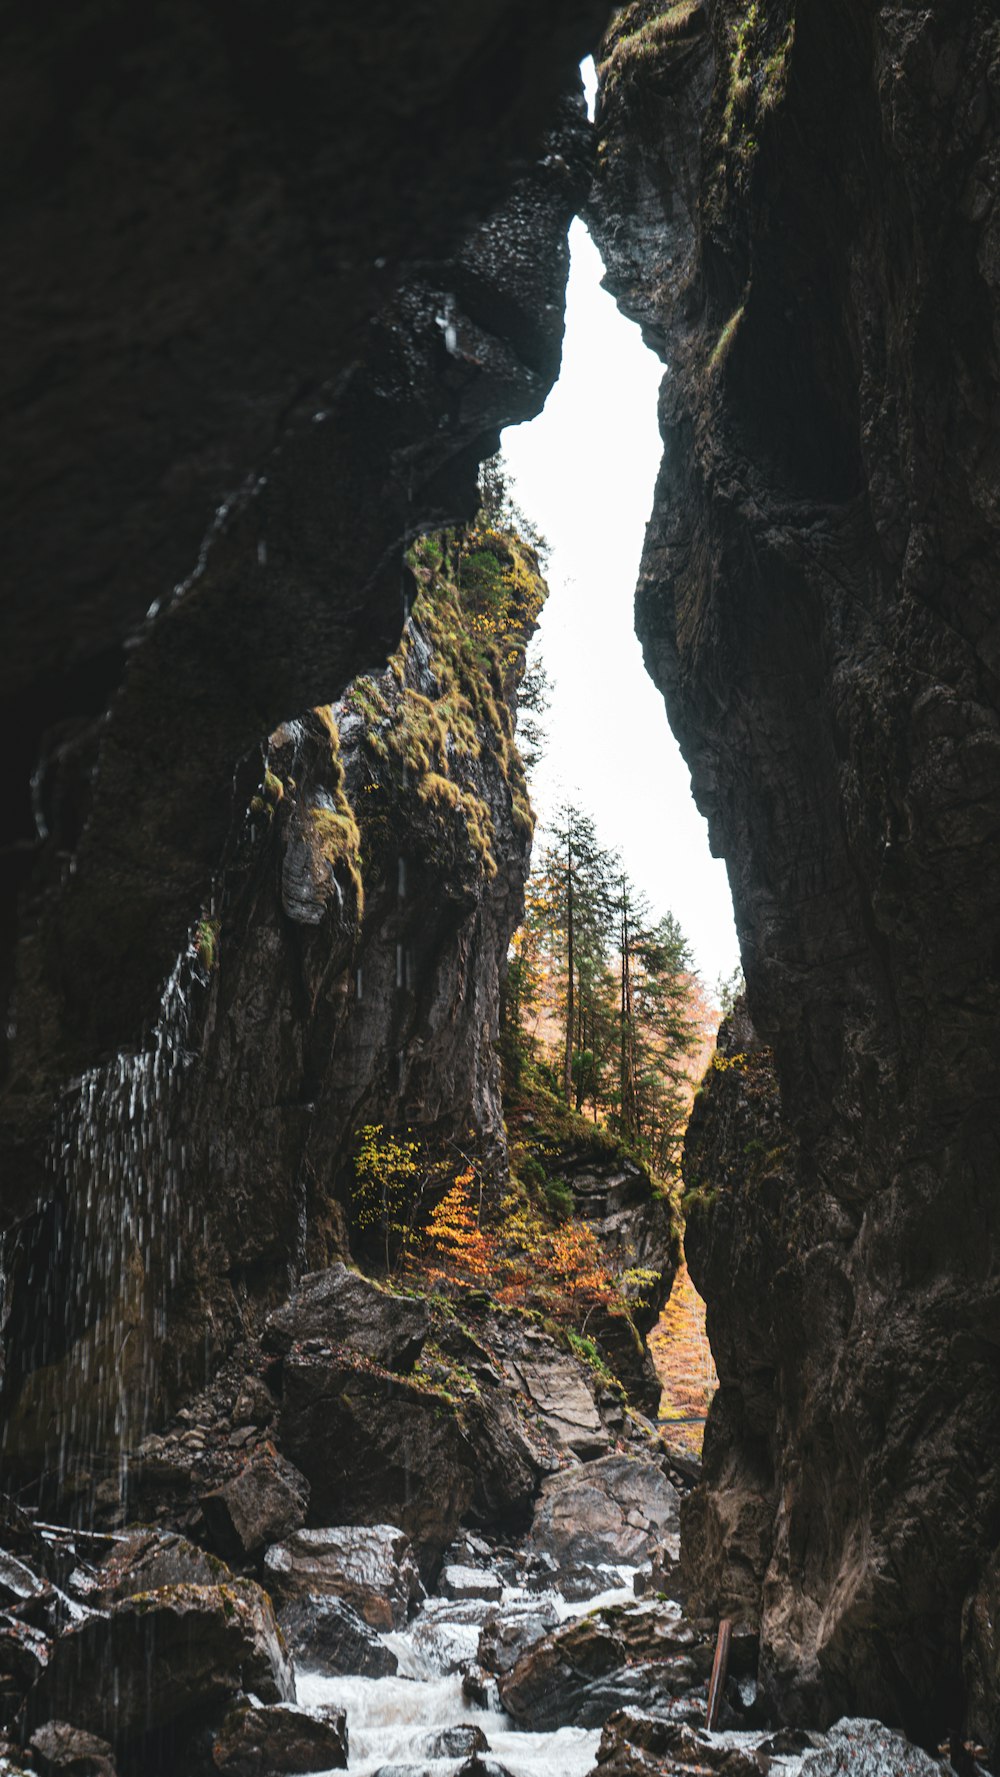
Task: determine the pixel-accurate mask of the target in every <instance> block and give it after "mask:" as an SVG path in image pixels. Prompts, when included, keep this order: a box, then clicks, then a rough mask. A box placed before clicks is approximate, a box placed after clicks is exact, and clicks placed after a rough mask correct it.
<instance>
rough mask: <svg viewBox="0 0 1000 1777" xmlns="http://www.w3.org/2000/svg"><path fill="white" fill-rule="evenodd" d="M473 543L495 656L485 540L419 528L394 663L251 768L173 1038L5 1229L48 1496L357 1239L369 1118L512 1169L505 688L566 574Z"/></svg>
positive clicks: (23, 1437) (72, 1125)
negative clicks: (500, 628) (502, 1024)
mask: <svg viewBox="0 0 1000 1777" xmlns="http://www.w3.org/2000/svg"><path fill="white" fill-rule="evenodd" d="M476 542H477V545H478V552H477V553H476V554H475V556H474V559H475V560H478V561H482V560H483V559H484V556H485V547H484V546H488V545H490V544H492V546H493V547H492V551H490V553H491V554H492V555H493V560H494V561H495V562H496V567H497V576H499V577H501V578H502V582H503V588H504V590H503V597H504V610H505V618H504V646H503V661H502V663H501V657H500V650H499V649H498V647H497V646H496V645H495V643H494V642H493V640H492V638H491V637H490V636H489V635H488V634H483V633H481V631H480V627H479V626H480V624H481V617H480V615H479V613H478V610H477V596H476V594H475V592H474V591H472V590H469V591H466V592H465V593H462V592H461V591H460V590H459V587H458V585H457V584H456V580H457V579H459V578H460V577H461V575H462V572H463V566H465V570H466V577H467V578H468V566H467V562H468V558H469V557H470V556H472V555H473V551H472V546H471V544H470V545H469V546H467V548H466V550H465V551H464V553H463V549H462V545H461V543H460V541H459V539H458V538H452V539H450V540H449V541H448V543H447V545H446V547H445V549H444V550H442V546H441V544H440V542H439V541H438V540H437V539H436V538H428V539H424V540H423V541H422V542H420V543H419V544H418V545H416V546H415V548H414V550H413V551H412V552H411V555H410V558H409V564H408V565H407V567H406V575H407V581H408V584H409V586H410V587H411V589H412V591H413V593H414V594H415V602H414V605H413V610H412V614H411V616H410V617H409V618H408V620H407V625H406V630H405V633H404V637H403V641H402V643H401V645H400V647H399V649H398V650H397V651H396V653H395V654H394V655H393V657H392V659H391V661H390V665H389V667H388V668H386V669H384V670H383V671H382V672H381V673H378V674H375V675H373V676H371V677H368V678H366V679H362V680H359V681H357V682H356V683H355V684H354V685H352V686H351V687H350V688H349V690H348V692H347V694H346V695H345V697H344V698H343V699H342V700H341V701H340V702H339V703H337V704H335V705H333V706H329V705H327V706H324V707H321V708H319V709H318V710H315V711H309V712H307V713H306V714H305V715H304V716H302V717H300V718H298V719H297V720H294V721H292V722H289V723H286V724H284V725H283V726H282V727H281V728H279V729H278V730H277V731H276V732H275V733H274V734H273V735H272V736H271V737H270V740H269V741H268V743H267V745H266V748H264V749H263V751H260V750H259V751H258V759H257V768H256V775H257V783H256V784H254V783H253V781H252V779H251V780H250V783H249V786H248V788H249V790H251V791H252V793H250V794H246V792H245V791H244V793H243V800H242V801H240V800H239V799H238V796H239V791H238V790H237V791H234V805H233V809H232V831H231V838H230V844H229V848H228V854H227V856H226V858H225V863H224V868H223V869H222V870H221V872H220V875H219V878H218V881H217V884H216V888H215V892H214V896H213V900H212V903H211V905H210V907H207V908H206V909H205V912H204V914H203V916H202V917H201V919H200V920H198V921H197V923H196V924H195V926H194V928H193V931H192V937H191V942H190V944H189V947H188V950H187V952H186V953H185V954H184V955H183V956H182V958H181V961H180V964H179V966H178V969H177V971H175V976H174V980H173V987H172V990H171V993H170V994H169V995H168V996H167V997H166V999H165V1003H164V1005H163V1007H162V1008H161V1014H160V1021H159V1025H158V1029H157V1035H156V1037H155V1039H154V1041H153V1042H152V1043H151V1045H150V1046H149V1048H148V1049H146V1050H144V1051H140V1053H139V1054H138V1055H137V1056H133V1057H128V1058H122V1057H119V1058H117V1059H116V1060H115V1061H114V1062H112V1063H111V1064H109V1065H107V1066H105V1067H104V1068H101V1069H96V1070H93V1071H92V1073H91V1074H90V1075H88V1076H86V1077H85V1079H84V1081H83V1082H82V1084H81V1085H80V1087H79V1088H78V1089H77V1091H76V1092H75V1093H71V1094H68V1095H67V1097H66V1101H65V1104H64V1108H63V1113H62V1115H63V1124H62V1129H61V1138H62V1140H61V1145H62V1148H63V1153H62V1155H61V1164H60V1166H59V1168H58V1170H57V1172H56V1175H55V1177H54V1180H53V1186H52V1190H51V1195H50V1197H49V1199H48V1200H47V1201H46V1203H45V1204H44V1205H42V1206H41V1207H40V1209H39V1210H38V1211H37V1212H36V1213H35V1214H34V1215H33V1216H31V1217H29V1218H27V1220H26V1221H24V1222H23V1223H22V1224H20V1225H19V1227H18V1228H17V1229H16V1230H15V1231H14V1232H12V1233H11V1234H9V1235H8V1236H7V1237H6V1240H5V1242H4V1250H3V1259H4V1267H3V1268H4V1273H5V1279H6V1282H5V1293H4V1304H5V1320H6V1326H5V1373H6V1378H7V1386H6V1390H5V1396H4V1407H5V1412H6V1416H7V1445H6V1462H5V1466H6V1469H7V1471H8V1472H9V1473H13V1474H16V1475H17V1476H18V1478H19V1479H20V1480H21V1481H22V1482H32V1483H37V1482H38V1479H39V1477H40V1476H44V1477H45V1479H44V1482H43V1485H44V1488H45V1491H46V1493H47V1495H49V1494H52V1493H53V1492H54V1493H55V1494H56V1495H57V1496H59V1497H60V1498H65V1496H66V1494H67V1491H69V1493H70V1494H71V1495H72V1494H73V1492H74V1491H79V1492H80V1493H81V1495H82V1497H83V1498H85V1499H87V1498H90V1497H91V1496H92V1494H93V1492H94V1490H95V1488H99V1487H101V1486H102V1485H104V1486H105V1487H106V1488H107V1487H110V1488H111V1489H112V1491H114V1489H115V1488H119V1489H120V1487H121V1486H122V1485H123V1480H122V1477H120V1476H119V1475H118V1473H117V1467H118V1464H119V1463H120V1461H121V1460H122V1458H123V1454H124V1453H125V1452H128V1451H130V1450H133V1449H134V1448H135V1446H136V1445H137V1444H138V1443H139V1442H140V1441H141V1439H142V1437H143V1436H144V1434H145V1433H146V1432H147V1431H148V1430H149V1428H150V1426H151V1425H154V1424H156V1423H159V1422H161V1421H162V1419H163V1416H164V1414H165V1413H168V1412H170V1411H171V1410H173V1408H175V1407H176V1406H177V1405H178V1404H179V1403H180V1402H181V1401H182V1400H183V1398H184V1397H185V1396H186V1395H187V1394H190V1392H191V1391H192V1390H193V1389H195V1388H197V1387H200V1386H202V1385H203V1384H204V1383H205V1381H206V1379H207V1377H210V1376H211V1374H212V1372H213V1370H214V1368H215V1366H216V1365H217V1364H218V1362H219V1361H220V1359H221V1358H223V1357H224V1356H225V1355H226V1353H227V1351H228V1350H229V1349H230V1348H232V1346H233V1345H234V1343H235V1342H236V1340H237V1339H238V1338H239V1337H240V1335H242V1334H245V1333H247V1332H252V1330H253V1329H254V1327H256V1326H258V1325H259V1323H260V1319H261V1316H262V1314H263V1313H264V1312H265V1311H266V1310H267V1308H268V1307H269V1306H273V1304H274V1303H275V1302H276V1301H279V1300H281V1299H283V1298H284V1297H285V1296H286V1295H287V1293H288V1289H289V1286H290V1284H291V1282H292V1281H293V1279H294V1278H295V1277H296V1276H297V1275H298V1274H299V1273H300V1272H301V1271H302V1270H303V1269H306V1268H312V1269H318V1268H322V1267H325V1266H328V1265H329V1264H330V1263H331V1262H332V1261H333V1259H334V1258H336V1257H340V1256H345V1255H346V1254H348V1252H349V1251H350V1250H351V1247H352V1242H353V1243H354V1246H355V1249H356V1250H359V1249H358V1242H359V1241H360V1240H361V1232H360V1231H359V1228H358V1226H357V1223H356V1217H354V1216H353V1215H352V1186H353V1183H354V1170H353V1165H352V1156H353V1153H354V1151H355V1148H356V1146H357V1141H358V1132H359V1130H361V1129H362V1128H364V1127H365V1126H367V1125H372V1126H376V1127H379V1128H383V1127H384V1128H385V1130H387V1131H390V1132H393V1133H395V1134H398V1135H400V1136H405V1138H406V1139H407V1140H409V1141H414V1142H416V1143H417V1144H419V1145H420V1147H421V1148H422V1150H423V1155H422V1163H425V1162H428V1161H429V1162H430V1163H431V1164H433V1163H434V1162H436V1163H437V1164H438V1165H440V1164H441V1162H442V1161H447V1160H448V1158H449V1156H450V1157H451V1158H452V1161H453V1164H452V1168H451V1171H452V1176H453V1175H454V1173H455V1171H456V1170H457V1169H461V1167H462V1166H463V1165H464V1159H463V1158H462V1157H463V1156H465V1155H467V1154H469V1153H471V1154H473V1155H474V1156H475V1157H476V1160H477V1162H478V1165H479V1169H480V1173H481V1176H482V1177H483V1178H484V1179H485V1180H486V1181H487V1184H488V1183H489V1181H491V1180H496V1179H497V1178H499V1177H502V1176H503V1175H504V1174H505V1169H506V1144H505V1134H504V1122H503V1107H502V1104H501V1098H500V1069H499V1061H498V1056H497V1051H496V1037H497V1032H498V1026H499V994H500V976H501V971H502V969H503V967H504V964H505V959H506V954H507V946H508V943H509V941H510V937H511V935H512V932H513V930H514V928H515V926H516V925H517V923H518V920H519V919H520V916H521V910H522V905H523V885H524V880H525V877H526V875H527V870H528V859H529V852H530V842H531V826H532V820H531V813H530V809H529V806H528V801H527V787H526V784H525V778H524V771H523V767H522V765H521V760H520V757H519V754H518V752H517V748H516V746H515V744H514V712H515V706H516V695H517V686H518V683H519V681H520V675H521V672H522V671H523V666H524V648H525V646H526V643H527V640H528V638H529V637H530V634H531V632H532V630H533V628H534V623H535V618H536V615H537V612H538V610H539V608H540V606H541V604H542V602H543V599H544V596H545V585H544V581H542V579H541V578H540V575H539V571H538V564H537V560H536V558H535V556H534V554H533V552H532V551H531V550H530V549H528V548H527V547H526V546H524V545H522V544H521V543H520V542H519V540H518V539H516V538H515V537H514V536H512V535H508V534H499V533H492V532H491V533H487V534H483V533H476ZM493 552H495V553H493ZM362 1244H363V1243H362ZM376 1256H377V1255H376Z"/></svg>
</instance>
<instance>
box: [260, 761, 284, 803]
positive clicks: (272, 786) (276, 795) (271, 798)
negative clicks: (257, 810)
mask: <svg viewBox="0 0 1000 1777" xmlns="http://www.w3.org/2000/svg"><path fill="white" fill-rule="evenodd" d="M263 787H264V796H265V798H266V800H267V801H268V802H270V803H271V804H272V805H276V804H277V803H279V802H280V801H281V800H282V797H283V796H284V794H285V786H284V784H283V783H282V781H281V779H280V777H276V776H275V774H274V772H273V771H272V770H271V769H270V767H269V768H268V769H267V770H266V771H265V773H264V786H263Z"/></svg>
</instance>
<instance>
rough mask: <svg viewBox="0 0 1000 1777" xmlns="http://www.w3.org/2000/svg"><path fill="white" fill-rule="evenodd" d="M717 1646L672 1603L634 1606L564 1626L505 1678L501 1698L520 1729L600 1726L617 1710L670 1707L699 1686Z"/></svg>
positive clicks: (501, 1681) (532, 1649)
mask: <svg viewBox="0 0 1000 1777" xmlns="http://www.w3.org/2000/svg"><path fill="white" fill-rule="evenodd" d="M712 1652H713V1649H712V1645H711V1643H710V1642H709V1641H707V1640H706V1639H704V1638H703V1637H702V1636H701V1635H700V1634H699V1633H698V1631H696V1630H695V1629H694V1628H693V1627H692V1625H691V1624H689V1623H685V1622H683V1620H681V1619H679V1618H678V1616H677V1613H676V1611H672V1610H671V1608H670V1607H669V1606H660V1605H648V1604H635V1605H630V1606H619V1607H616V1608H615V1609H611V1610H603V1611H596V1612H594V1613H592V1614H591V1615H589V1616H586V1617H582V1618H578V1619H576V1620H575V1621H572V1622H569V1623H564V1624H563V1625H562V1627H561V1628H559V1629H556V1630H555V1631H554V1632H553V1633H552V1634H551V1635H547V1636H546V1637H545V1639H544V1640H542V1641H539V1642H536V1643H535V1644H534V1646H532V1647H529V1648H528V1649H527V1651H526V1652H525V1653H524V1654H522V1655H521V1657H520V1659H519V1660H518V1661H517V1662H516V1664H515V1665H514V1666H513V1667H512V1668H510V1670H508V1671H507V1672H504V1673H502V1674H500V1676H499V1687H500V1700H501V1702H502V1704H503V1707H504V1708H505V1709H506V1710H507V1712H508V1714H510V1715H512V1716H513V1717H514V1720H515V1721H516V1722H517V1723H518V1725H519V1726H520V1727H524V1728H530V1729H532V1730H534V1731H543V1732H545V1731H550V1730H552V1729H555V1728H559V1727H563V1726H567V1725H570V1724H572V1725H573V1726H575V1727H582V1728H597V1727H601V1726H602V1724H603V1723H604V1722H605V1721H606V1719H607V1717H608V1716H609V1715H610V1714H612V1712H613V1711H614V1710H616V1709H621V1708H622V1707H623V1706H625V1705H630V1704H634V1705H635V1706H636V1707H637V1708H654V1709H662V1708H664V1707H666V1708H668V1709H669V1708H670V1707H671V1705H672V1704H673V1703H674V1702H675V1700H676V1699H677V1697H678V1696H680V1695H682V1694H683V1693H685V1692H690V1691H692V1690H694V1689H698V1688H700V1687H701V1686H702V1685H703V1683H704V1680H705V1678H706V1677H707V1675H708V1673H709V1671H710V1670H711V1664H712Z"/></svg>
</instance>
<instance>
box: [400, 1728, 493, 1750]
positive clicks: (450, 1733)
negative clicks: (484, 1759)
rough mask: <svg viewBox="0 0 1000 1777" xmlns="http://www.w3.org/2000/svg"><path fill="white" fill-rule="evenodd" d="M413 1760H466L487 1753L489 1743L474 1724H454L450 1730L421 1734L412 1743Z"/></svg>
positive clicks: (439, 1729) (480, 1729) (442, 1729)
mask: <svg viewBox="0 0 1000 1777" xmlns="http://www.w3.org/2000/svg"><path fill="white" fill-rule="evenodd" d="M411 1750H412V1752H413V1756H414V1758H418V1759H419V1758H426V1759H441V1758H468V1757H470V1756H471V1754H472V1753H475V1752H489V1750H490V1743H489V1741H488V1740H487V1738H486V1735H485V1734H484V1733H483V1730H482V1728H479V1727H477V1726H476V1724H475V1723H474V1722H470V1721H462V1722H456V1724H455V1726H454V1727H451V1728H438V1730H437V1731H436V1732H435V1733H432V1734H422V1735H421V1736H420V1738H419V1740H415V1741H414V1742H413V1747H412V1749H411Z"/></svg>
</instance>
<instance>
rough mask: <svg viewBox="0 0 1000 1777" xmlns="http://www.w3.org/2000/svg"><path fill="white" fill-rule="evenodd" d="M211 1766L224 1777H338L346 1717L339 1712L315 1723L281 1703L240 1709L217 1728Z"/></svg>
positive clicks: (344, 1754) (243, 1705)
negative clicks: (313, 1776) (312, 1774)
mask: <svg viewBox="0 0 1000 1777" xmlns="http://www.w3.org/2000/svg"><path fill="white" fill-rule="evenodd" d="M212 1761H213V1763H214V1765H215V1767H216V1769H217V1770H219V1771H223V1772H225V1773H226V1777H276V1774H277V1773H282V1772H291V1771H294V1772H297V1773H299V1772H307V1771H331V1770H340V1771H342V1770H344V1769H345V1768H346V1765H347V1717H346V1716H345V1714H344V1711H343V1710H342V1709H341V1710H336V1711H333V1710H328V1711H327V1712H326V1713H325V1715H323V1716H322V1717H320V1716H315V1715H307V1714H306V1712H305V1710H304V1709H296V1708H294V1707H293V1706H292V1705H290V1704H287V1703H272V1704H268V1705H264V1704H257V1703H240V1704H237V1706H236V1707H235V1708H234V1709H231V1710H230V1712H229V1714H228V1715H227V1716H226V1719H225V1721H224V1722H223V1724H222V1728H221V1730H220V1732H219V1734H218V1736H217V1738H216V1740H215V1743H214V1745H213V1747H212Z"/></svg>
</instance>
